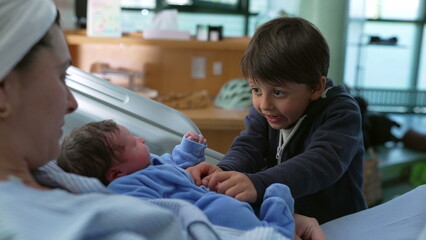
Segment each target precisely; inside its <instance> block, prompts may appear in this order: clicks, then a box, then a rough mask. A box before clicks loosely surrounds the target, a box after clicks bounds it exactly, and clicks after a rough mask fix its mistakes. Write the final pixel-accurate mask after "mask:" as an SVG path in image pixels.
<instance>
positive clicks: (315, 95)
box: [311, 76, 327, 101]
mask: <svg viewBox="0 0 426 240" xmlns="http://www.w3.org/2000/svg"><path fill="white" fill-rule="evenodd" d="M326 82H327V78H326V77H325V76H321V78H320V82H319V83H318V84H317V85H316V86H315V87H313V88H312V89H311V91H312V94H311V101H315V100H318V99H319V98H320V97H321V94H322V93H323V92H324V89H325V84H326Z"/></svg>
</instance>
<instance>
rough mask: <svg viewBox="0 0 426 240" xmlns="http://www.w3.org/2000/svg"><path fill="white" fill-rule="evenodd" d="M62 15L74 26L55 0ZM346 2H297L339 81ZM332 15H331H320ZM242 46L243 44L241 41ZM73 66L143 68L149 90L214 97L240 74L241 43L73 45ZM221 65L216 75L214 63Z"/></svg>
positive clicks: (68, 4) (66, 1)
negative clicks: (197, 63) (325, 46)
mask: <svg viewBox="0 0 426 240" xmlns="http://www.w3.org/2000/svg"><path fill="white" fill-rule="evenodd" d="M54 1H55V2H56V3H57V5H58V7H59V9H60V11H61V14H62V15H63V27H64V28H65V29H73V28H75V26H74V23H73V22H72V16H74V1H75V0H54ZM347 5H348V1H347V0H345V1H341V0H329V1H327V3H326V4H325V3H324V2H323V1H320V0H301V1H300V14H299V15H300V16H301V17H304V18H307V19H308V20H310V21H312V22H313V23H315V24H316V25H317V26H318V27H319V28H320V30H321V31H322V32H323V33H324V36H325V37H326V39H327V41H328V42H329V45H330V53H331V64H330V71H329V77H331V78H333V79H334V80H335V81H336V83H342V79H343V70H344V59H345V56H344V52H345V51H344V49H345V47H344V42H345V37H346V36H345V27H346V20H345V19H346V17H347ZM324 12H326V13H333V14H324ZM241 44H242V45H243V46H244V44H246V42H244V41H243V42H242V43H241ZM70 47H71V50H72V55H73V61H74V65H75V66H77V67H79V68H81V69H83V70H85V71H90V67H91V65H92V64H94V63H96V62H106V63H109V64H110V65H111V67H115V68H126V69H130V70H132V71H137V72H143V74H144V84H145V86H146V87H149V88H154V89H156V90H158V91H159V93H160V95H168V94H170V93H172V92H173V93H188V92H196V91H201V90H208V92H209V94H210V95H211V96H212V97H214V96H215V95H216V94H217V93H218V91H219V89H220V87H221V85H222V84H223V83H225V82H226V81H228V80H231V79H233V78H240V77H242V74H241V70H240V66H239V62H240V59H241V56H242V53H243V50H242V49H244V47H243V48H242V49H240V47H238V49H234V50H230V49H220V47H219V48H215V49H214V50H211V49H207V50H206V51H203V50H201V49H188V48H184V49H182V48H172V47H167V48H164V47H162V46H129V45H124V44H117V45H114V44H96V43H91V44H75V45H73V46H70ZM199 57H201V58H203V59H201V61H203V60H204V61H205V63H204V68H205V70H204V73H205V77H204V78H197V77H193V76H192V75H193V71H194V58H199ZM215 64H219V65H221V66H222V72H221V73H220V74H217V73H214V69H213V68H214V65H215Z"/></svg>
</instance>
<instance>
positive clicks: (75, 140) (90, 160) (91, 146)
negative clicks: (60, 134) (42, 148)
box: [58, 120, 123, 185]
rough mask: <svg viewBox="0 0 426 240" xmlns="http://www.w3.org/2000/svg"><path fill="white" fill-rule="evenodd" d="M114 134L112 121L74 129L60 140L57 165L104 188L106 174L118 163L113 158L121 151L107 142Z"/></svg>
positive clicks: (115, 130)
mask: <svg viewBox="0 0 426 240" xmlns="http://www.w3.org/2000/svg"><path fill="white" fill-rule="evenodd" d="M118 133H119V128H118V125H117V123H115V122H114V121H113V120H104V121H99V122H91V123H88V124H86V125H84V126H82V127H80V128H77V129H74V130H73V131H72V132H71V133H70V135H68V136H67V137H65V139H64V142H63V144H62V151H61V155H60V156H59V158H58V165H59V166H60V167H61V168H62V169H64V170H65V171H66V172H70V173H75V174H78V175H82V176H86V177H94V178H97V179H99V180H100V181H101V182H102V183H103V184H105V185H107V184H108V183H109V181H108V180H107V178H106V172H107V170H108V169H110V168H111V167H112V166H114V165H115V164H116V163H117V162H118V161H119V160H120V159H119V158H116V156H117V155H118V154H119V153H121V152H122V151H123V146H120V145H117V144H113V142H112V141H110V140H109V137H111V136H112V135H116V136H117V135H118ZM111 134H112V135H111Z"/></svg>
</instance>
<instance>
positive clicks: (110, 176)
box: [105, 165, 126, 182]
mask: <svg viewBox="0 0 426 240" xmlns="http://www.w3.org/2000/svg"><path fill="white" fill-rule="evenodd" d="M105 175H106V179H107V180H108V182H112V181H114V180H115V179H117V178H119V177H122V176H124V175H126V174H124V173H123V172H121V171H120V167H119V166H118V165H117V166H114V167H110V168H109V169H108V170H107V172H106V173H105Z"/></svg>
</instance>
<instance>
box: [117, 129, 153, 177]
mask: <svg viewBox="0 0 426 240" xmlns="http://www.w3.org/2000/svg"><path fill="white" fill-rule="evenodd" d="M118 128H119V134H118V137H117V138H115V139H116V140H118V141H119V142H118V144H119V145H121V146H123V147H124V151H123V152H122V156H121V157H122V159H121V160H122V161H121V163H119V164H118V165H119V167H120V171H121V172H123V173H125V174H127V175H128V174H131V173H134V172H136V171H139V170H142V169H144V168H146V167H148V166H149V164H150V163H151V157H150V152H149V148H148V146H147V145H145V144H144V143H145V139H143V138H141V137H137V136H134V135H133V134H132V133H131V132H129V130H127V128H125V127H123V126H121V125H118Z"/></svg>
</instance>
